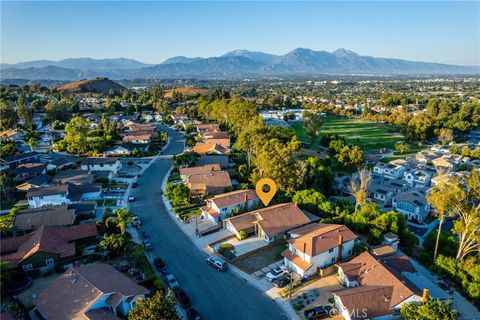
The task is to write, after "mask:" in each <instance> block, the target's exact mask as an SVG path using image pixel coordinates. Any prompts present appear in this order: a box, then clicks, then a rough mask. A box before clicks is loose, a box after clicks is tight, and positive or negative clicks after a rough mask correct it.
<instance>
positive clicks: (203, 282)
mask: <svg viewBox="0 0 480 320" xmlns="http://www.w3.org/2000/svg"><path fill="white" fill-rule="evenodd" d="M162 129H163V130H166V131H167V132H168V133H169V135H170V137H171V143H170V145H169V146H168V147H167V149H166V150H164V151H163V155H174V154H178V153H181V152H182V151H183V148H184V139H185V138H184V136H183V134H181V133H179V132H177V131H175V130H172V129H169V128H165V127H164V128H162ZM171 165H172V159H169V158H166V157H160V158H159V159H157V160H156V161H155V162H154V163H153V164H152V165H151V166H150V167H149V168H148V169H147V170H146V171H145V172H144V173H143V174H142V176H141V177H140V178H139V179H138V184H139V186H138V188H136V190H135V197H136V201H135V202H134V203H131V204H130V208H131V211H132V212H134V213H136V214H137V215H138V216H139V217H140V220H141V223H142V227H141V228H142V230H143V231H146V232H147V233H148V235H149V239H150V241H151V242H152V244H153V251H152V255H153V256H154V257H161V258H162V259H164V260H165V262H166V263H167V266H168V269H169V270H170V271H171V272H172V273H173V274H174V275H175V277H176V278H177V280H178V282H179V284H180V287H181V288H182V289H184V290H185V292H186V293H187V294H188V296H189V297H190V299H191V300H192V307H193V308H195V309H196V310H197V311H198V313H199V314H200V315H201V317H202V319H207V320H208V319H213V320H216V319H219V320H223V319H228V320H234V319H241V320H251V319H272V320H276V319H286V316H285V315H284V313H283V312H282V310H281V309H280V308H279V307H278V306H277V304H276V303H275V302H274V301H272V300H271V299H270V298H268V297H267V296H266V295H265V294H263V293H261V292H260V291H259V290H258V289H256V288H254V287H253V286H251V285H250V284H248V283H247V282H246V281H245V280H243V279H240V278H238V277H237V276H235V275H234V274H233V273H231V272H230V271H227V272H218V271H216V270H215V269H213V268H212V267H210V266H209V265H207V263H206V261H205V259H206V258H207V256H206V254H205V253H204V252H202V251H200V250H199V249H198V248H197V247H196V246H195V245H194V244H193V243H192V242H191V240H190V238H188V237H187V236H186V235H185V234H184V233H183V231H182V230H180V228H179V227H178V226H177V225H176V223H175V222H174V221H173V220H172V218H171V217H170V216H169V215H168V213H167V212H166V210H165V207H164V205H163V202H162V199H161V195H160V191H161V184H162V181H163V179H164V177H165V175H166V174H167V172H168V170H169V169H170V167H171Z"/></svg>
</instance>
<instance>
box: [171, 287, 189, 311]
mask: <svg viewBox="0 0 480 320" xmlns="http://www.w3.org/2000/svg"><path fill="white" fill-rule="evenodd" d="M175 298H177V301H178V303H179V304H180V305H181V306H182V307H183V308H187V307H190V305H191V304H192V302H191V301H190V298H189V297H188V296H187V294H186V293H185V291H183V290H182V289H180V288H177V289H175Z"/></svg>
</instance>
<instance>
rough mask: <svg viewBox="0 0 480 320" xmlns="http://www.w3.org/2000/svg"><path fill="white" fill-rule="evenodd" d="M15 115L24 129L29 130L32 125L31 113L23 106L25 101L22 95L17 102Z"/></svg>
mask: <svg viewBox="0 0 480 320" xmlns="http://www.w3.org/2000/svg"><path fill="white" fill-rule="evenodd" d="M17 113H18V117H19V118H20V120H21V121H22V122H23V125H24V126H25V128H30V127H31V126H32V124H33V112H32V110H30V108H29V107H28V106H27V105H26V104H25V99H24V98H23V96H22V95H20V96H19V97H18V100H17Z"/></svg>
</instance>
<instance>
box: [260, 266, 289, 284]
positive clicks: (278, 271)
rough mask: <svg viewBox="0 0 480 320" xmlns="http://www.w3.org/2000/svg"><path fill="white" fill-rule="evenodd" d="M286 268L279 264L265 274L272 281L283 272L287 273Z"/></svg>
mask: <svg viewBox="0 0 480 320" xmlns="http://www.w3.org/2000/svg"><path fill="white" fill-rule="evenodd" d="M287 273H288V270H287V268H286V267H285V266H280V267H277V268H275V269H272V270H270V272H269V273H267V275H266V276H265V278H267V280H268V281H270V282H272V281H275V280H277V279H278V278H280V277H281V276H283V275H284V274H287Z"/></svg>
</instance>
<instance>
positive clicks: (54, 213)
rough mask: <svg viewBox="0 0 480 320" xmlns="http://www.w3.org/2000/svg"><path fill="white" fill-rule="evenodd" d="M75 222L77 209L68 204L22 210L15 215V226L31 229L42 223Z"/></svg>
mask: <svg viewBox="0 0 480 320" xmlns="http://www.w3.org/2000/svg"><path fill="white" fill-rule="evenodd" d="M74 222H75V209H69V208H68V207H67V205H60V206H47V207H40V208H34V209H24V210H20V211H19V212H18V213H17V215H16V216H15V222H14V224H15V228H16V229H19V230H30V229H33V227H38V226H41V225H48V226H68V225H72V224H73V223H74Z"/></svg>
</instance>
